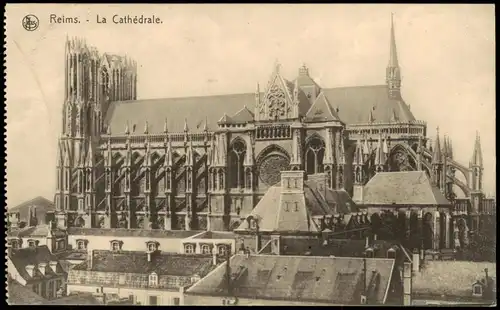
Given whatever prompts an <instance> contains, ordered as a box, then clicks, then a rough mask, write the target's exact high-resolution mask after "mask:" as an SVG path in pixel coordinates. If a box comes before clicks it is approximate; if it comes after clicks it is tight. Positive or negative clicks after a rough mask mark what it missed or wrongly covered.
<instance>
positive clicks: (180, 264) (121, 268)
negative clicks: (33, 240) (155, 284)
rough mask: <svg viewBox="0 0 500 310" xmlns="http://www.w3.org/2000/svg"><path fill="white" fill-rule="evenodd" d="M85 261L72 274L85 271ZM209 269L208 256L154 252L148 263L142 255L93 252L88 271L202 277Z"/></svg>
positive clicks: (118, 252) (144, 254) (209, 260)
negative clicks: (76, 271) (90, 267)
mask: <svg viewBox="0 0 500 310" xmlns="http://www.w3.org/2000/svg"><path fill="white" fill-rule="evenodd" d="M88 263H89V262H88V261H86V262H83V263H81V264H79V265H77V266H75V267H74V268H73V269H72V270H88ZM211 269H212V255H186V254H172V253H161V252H156V253H153V254H152V256H151V262H148V259H147V254H146V252H139V251H106V250H94V252H93V258H92V269H91V270H92V271H99V272H118V273H121V272H127V273H138V274H150V273H152V272H156V273H157V274H158V275H159V276H161V275H170V276H193V275H196V274H197V275H199V276H200V277H202V276H204V275H206V274H207V273H208V272H209V271H210V270H211Z"/></svg>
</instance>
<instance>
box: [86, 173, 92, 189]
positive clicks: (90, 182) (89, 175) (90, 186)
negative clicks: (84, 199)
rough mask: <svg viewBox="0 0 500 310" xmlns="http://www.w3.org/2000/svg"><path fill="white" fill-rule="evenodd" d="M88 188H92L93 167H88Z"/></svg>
mask: <svg viewBox="0 0 500 310" xmlns="http://www.w3.org/2000/svg"><path fill="white" fill-rule="evenodd" d="M86 189H87V190H88V191H90V190H92V169H87V185H86Z"/></svg>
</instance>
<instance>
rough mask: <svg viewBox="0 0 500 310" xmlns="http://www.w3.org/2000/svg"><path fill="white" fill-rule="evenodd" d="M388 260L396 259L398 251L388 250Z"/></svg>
mask: <svg viewBox="0 0 500 310" xmlns="http://www.w3.org/2000/svg"><path fill="white" fill-rule="evenodd" d="M387 258H396V250H394V249H393V248H391V249H389V250H387Z"/></svg>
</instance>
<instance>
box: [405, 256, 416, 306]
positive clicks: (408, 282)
mask: <svg viewBox="0 0 500 310" xmlns="http://www.w3.org/2000/svg"><path fill="white" fill-rule="evenodd" d="M417 256H418V253H417ZM413 263H415V262H413ZM411 265H412V264H411V263H410V262H404V264H403V294H404V296H403V305H404V306H411V305H412V300H411V299H412V298H411V294H412V287H411V286H412V266H411Z"/></svg>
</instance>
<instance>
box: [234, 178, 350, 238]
mask: <svg viewBox="0 0 500 310" xmlns="http://www.w3.org/2000/svg"><path fill="white" fill-rule="evenodd" d="M321 184H322V182H317V181H316V180H306V181H304V194H303V195H302V196H303V197H297V198H299V200H300V198H303V201H304V203H305V209H306V212H307V215H306V217H305V218H304V217H303V216H302V217H295V220H291V219H290V217H288V218H287V220H284V219H283V218H281V217H280V214H286V213H283V212H280V210H281V209H282V207H283V206H282V204H281V201H280V200H281V195H282V193H281V192H282V188H281V185H277V186H272V187H270V188H269V189H268V191H267V192H266V193H265V194H264V196H263V197H262V199H261V200H260V201H259V203H258V204H257V206H255V208H254V209H253V210H252V212H251V213H250V214H249V215H248V217H249V216H252V217H254V218H258V219H259V231H261V232H264V231H297V230H298V231H312V232H316V231H319V229H320V228H319V227H316V224H314V223H313V222H312V217H313V216H322V215H335V214H348V213H351V212H358V208H357V206H356V204H355V203H354V201H352V199H351V197H350V196H349V194H348V193H347V192H346V191H345V190H332V189H328V188H326V186H325V185H321ZM300 205H301V206H302V204H300ZM287 213H290V212H287ZM290 214H291V213H290ZM247 226H248V223H247V222H246V221H243V222H242V223H241V225H240V226H239V227H238V228H237V229H236V230H237V231H238V230H246V229H247Z"/></svg>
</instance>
